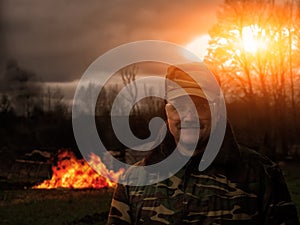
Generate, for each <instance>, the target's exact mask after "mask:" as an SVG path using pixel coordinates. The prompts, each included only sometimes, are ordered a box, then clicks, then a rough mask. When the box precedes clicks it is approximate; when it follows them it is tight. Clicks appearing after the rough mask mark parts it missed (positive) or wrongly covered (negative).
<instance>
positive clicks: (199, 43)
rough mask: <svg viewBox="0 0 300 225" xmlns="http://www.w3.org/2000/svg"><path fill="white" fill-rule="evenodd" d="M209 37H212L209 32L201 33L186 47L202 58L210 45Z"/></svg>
mask: <svg viewBox="0 0 300 225" xmlns="http://www.w3.org/2000/svg"><path fill="white" fill-rule="evenodd" d="M209 39H210V37H209V35H208V34H205V35H200V36H198V37H196V38H195V39H193V40H192V41H191V42H189V43H187V44H186V45H185V47H186V49H188V50H189V51H191V52H192V53H194V54H195V55H196V56H198V57H199V58H200V59H201V60H202V59H203V57H204V55H205V52H206V49H207V47H208V41H209Z"/></svg>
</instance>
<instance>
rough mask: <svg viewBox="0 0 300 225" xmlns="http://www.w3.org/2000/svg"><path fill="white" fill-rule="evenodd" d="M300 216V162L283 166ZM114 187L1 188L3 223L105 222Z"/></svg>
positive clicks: (71, 224)
mask: <svg viewBox="0 0 300 225" xmlns="http://www.w3.org/2000/svg"><path fill="white" fill-rule="evenodd" d="M282 169H283V174H284V176H285V178H286V181H287V184H288V187H289V190H290V193H291V196H292V200H293V202H294V203H295V204H296V206H297V209H298V215H300V188H299V187H300V173H299V171H300V163H289V164H285V165H283V166H282ZM112 194H113V189H100V190H66V189H60V190H33V189H27V190H21V189H19V190H0V224H1V225H53V224H55V225H96V224H97V225H104V224H105V223H106V220H107V213H108V210H109V208H110V202H111V198H112Z"/></svg>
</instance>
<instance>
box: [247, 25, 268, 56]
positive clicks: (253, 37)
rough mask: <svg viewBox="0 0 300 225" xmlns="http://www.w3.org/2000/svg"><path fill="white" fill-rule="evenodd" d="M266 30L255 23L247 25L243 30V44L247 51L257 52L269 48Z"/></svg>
mask: <svg viewBox="0 0 300 225" xmlns="http://www.w3.org/2000/svg"><path fill="white" fill-rule="evenodd" d="M267 44H268V42H267V37H266V31H265V30H264V29H262V28H261V27H259V26H257V25H256V24H255V25H251V26H246V27H244V28H243V30H242V46H243V48H244V50H245V51H246V52H250V53H255V52H257V51H258V50H261V49H266V48H267Z"/></svg>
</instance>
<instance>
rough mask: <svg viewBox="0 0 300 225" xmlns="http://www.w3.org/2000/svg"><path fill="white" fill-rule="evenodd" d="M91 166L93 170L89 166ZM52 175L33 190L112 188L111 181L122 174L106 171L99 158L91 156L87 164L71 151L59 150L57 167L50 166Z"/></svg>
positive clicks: (113, 184) (121, 171) (120, 172)
mask: <svg viewBox="0 0 300 225" xmlns="http://www.w3.org/2000/svg"><path fill="white" fill-rule="evenodd" d="M90 165H93V167H94V168H95V170H97V172H96V171H95V170H94V169H93V168H92V167H91V166H90ZM52 171H53V175H52V178H51V179H50V180H45V181H44V182H43V183H41V184H39V185H37V186H34V187H33V188H44V189H51V188H104V187H114V186H115V183H113V182H111V180H110V179H108V178H106V177H109V178H111V179H115V180H117V179H118V178H119V176H120V175H121V174H122V173H123V172H124V170H122V169H120V170H119V171H118V172H114V171H108V169H107V168H106V166H105V164H103V163H102V161H101V159H100V157H99V156H97V155H95V154H91V156H90V160H89V163H87V162H86V161H85V160H84V159H77V158H76V156H75V154H74V153H73V152H72V151H71V150H66V149H61V150H59V151H58V155H57V165H52Z"/></svg>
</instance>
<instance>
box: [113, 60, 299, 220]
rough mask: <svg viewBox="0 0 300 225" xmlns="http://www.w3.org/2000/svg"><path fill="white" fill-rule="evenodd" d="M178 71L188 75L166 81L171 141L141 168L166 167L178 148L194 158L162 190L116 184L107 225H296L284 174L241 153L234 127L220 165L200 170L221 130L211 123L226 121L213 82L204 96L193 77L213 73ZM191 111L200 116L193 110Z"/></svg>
mask: <svg viewBox="0 0 300 225" xmlns="http://www.w3.org/2000/svg"><path fill="white" fill-rule="evenodd" d="M180 68H184V70H182V69H179V68H177V67H175V66H171V67H170V68H169V69H168V72H167V76H166V78H167V79H168V80H170V81H171V82H168V81H167V82H166V99H167V103H166V106H165V111H166V116H167V122H168V132H167V135H166V138H165V139H164V141H163V142H162V144H161V145H160V146H159V147H158V148H157V149H155V150H153V151H152V152H151V153H150V154H149V155H148V156H147V157H146V158H145V159H144V160H142V161H141V162H139V163H138V165H139V166H147V165H152V164H155V163H157V162H160V161H161V160H163V159H165V158H167V157H168V156H169V155H170V154H171V153H172V151H173V150H174V149H175V148H176V146H177V149H178V151H179V152H180V154H181V155H182V157H190V159H189V160H188V162H187V163H186V164H185V165H183V167H182V169H180V170H179V171H178V172H177V173H176V174H175V175H173V176H171V177H170V178H168V179H166V180H163V181H160V182H158V183H155V184H152V185H147V186H130V185H118V186H117V188H116V190H115V194H114V197H113V200H112V204H111V210H110V214H109V219H108V223H107V224H108V225H113V224H115V225H123V224H124V225H125V224H126V225H128V224H151V225H152V224H153V225H156V224H157V225H164V224H173V225H175V224H176V225H182V224H194V225H195V224H200V225H213V224H214V225H216V224H222V225H223V224H224V225H243V224H245V225H246V224H247V225H249V224H251V225H262V224H265V225H281V224H286V225H294V224H298V218H297V212H296V209H295V206H294V205H293V204H292V203H291V199H290V195H289V192H288V189H287V186H286V184H285V181H284V179H283V176H282V173H281V171H280V169H279V168H278V167H277V165H276V164H274V163H273V162H271V161H270V160H269V159H267V158H265V157H263V156H261V155H260V154H258V153H256V152H254V151H252V150H250V149H247V148H245V147H241V146H239V145H238V144H237V143H236V141H235V139H234V136H233V134H232V131H231V128H230V126H229V124H228V125H227V128H226V133H225V137H224V141H223V143H222V146H221V149H220V150H219V152H218V155H217V157H216V158H215V160H214V161H213V162H212V164H211V165H210V166H209V167H208V168H207V169H206V170H204V171H199V170H198V165H199V163H200V161H201V158H202V156H203V153H204V151H205V148H206V146H207V143H208V140H209V137H210V135H211V134H213V133H214V131H215V127H216V126H217V125H214V124H212V122H211V121H212V120H211V119H212V118H211V117H212V115H213V116H215V117H222V115H218V112H217V111H218V108H217V106H216V104H215V103H216V102H217V100H216V99H217V96H218V93H216V92H213V91H212V90H211V87H210V84H209V82H208V83H207V82H206V84H205V79H204V82H203V83H204V86H203V87H202V84H201V88H203V89H201V88H200V87H199V85H198V83H197V82H195V80H194V79H193V78H192V77H191V76H189V75H188V74H187V73H189V72H190V71H193V72H195V71H196V72H197V74H198V75H199V76H201V75H203V73H208V71H207V69H205V68H204V67H203V64H197V63H196V64H189V65H184V66H183V67H180ZM174 82H175V83H176V84H178V85H177V86H176V85H175V86H174V85H173V84H174ZM182 89H183V90H184V91H182ZM203 90H205V91H203ZM188 98H189V99H190V100H188ZM217 104H218V103H217ZM193 105H194V106H195V108H196V109H195V110H191V109H192V108H193ZM212 106H213V107H212ZM210 109H212V110H213V112H212V113H211V112H210ZM166 169H168V168H166Z"/></svg>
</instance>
